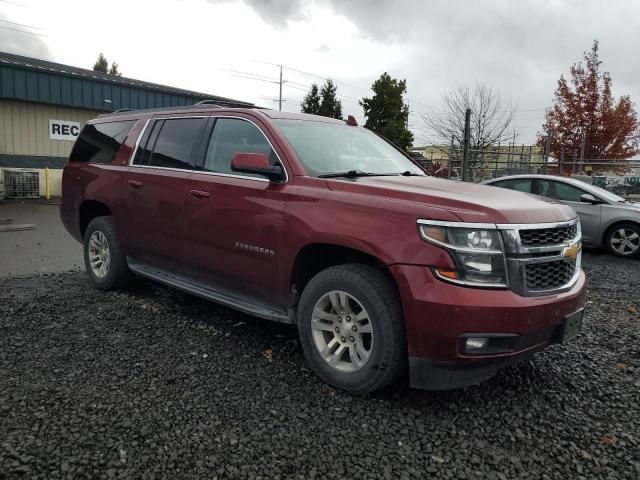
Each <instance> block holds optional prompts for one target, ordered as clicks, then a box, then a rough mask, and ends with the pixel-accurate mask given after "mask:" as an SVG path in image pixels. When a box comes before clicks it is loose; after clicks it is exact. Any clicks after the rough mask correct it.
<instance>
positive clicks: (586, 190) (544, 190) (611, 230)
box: [484, 175, 640, 257]
mask: <svg viewBox="0 0 640 480" xmlns="http://www.w3.org/2000/svg"><path fill="white" fill-rule="evenodd" d="M484 183H485V184H486V185H492V186H494V187H501V188H508V189H510V190H517V191H519V192H525V193H533V194H535V195H541V196H543V197H548V198H552V199H554V200H557V201H558V202H561V203H564V204H565V205H569V206H570V207H571V208H573V209H574V210H575V211H576V213H577V214H578V215H579V216H580V223H581V224H582V239H583V242H584V244H585V245H587V246H590V247H602V246H603V247H605V248H607V249H608V250H609V251H610V252H611V253H613V254H614V255H618V256H620V257H638V256H640V203H634V202H630V201H627V200H625V199H624V198H622V197H620V196H618V195H616V194H614V193H611V192H608V191H607V190H605V189H603V188H600V187H596V186H595V185H589V184H588V183H585V182H582V181H580V180H575V179H572V178H566V177H556V176H551V175H512V176H508V177H500V178H495V179H492V180H488V181H486V182H484Z"/></svg>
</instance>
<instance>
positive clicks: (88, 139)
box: [69, 120, 136, 163]
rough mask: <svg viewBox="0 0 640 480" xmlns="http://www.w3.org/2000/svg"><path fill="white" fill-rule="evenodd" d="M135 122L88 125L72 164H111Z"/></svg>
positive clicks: (76, 146)
mask: <svg viewBox="0 0 640 480" xmlns="http://www.w3.org/2000/svg"><path fill="white" fill-rule="evenodd" d="M134 123H136V121H135V120H127V121H123V122H108V123H95V124H87V125H85V127H84V128H83V129H82V132H80V136H79V137H78V140H76V143H75V145H74V146H73V150H71V155H70V156H69V161H70V162H90V163H111V162H112V161H113V157H114V156H115V154H116V152H117V151H118V148H120V145H122V143H123V142H124V140H125V139H126V138H127V135H128V134H129V132H130V131H131V128H132V127H133V125H134Z"/></svg>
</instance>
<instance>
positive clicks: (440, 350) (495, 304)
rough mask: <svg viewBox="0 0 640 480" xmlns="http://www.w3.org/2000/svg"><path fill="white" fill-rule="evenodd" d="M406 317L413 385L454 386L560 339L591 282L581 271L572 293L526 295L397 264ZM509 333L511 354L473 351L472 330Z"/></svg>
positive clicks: (491, 372) (395, 271) (480, 378)
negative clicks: (466, 342) (468, 348)
mask: <svg viewBox="0 0 640 480" xmlns="http://www.w3.org/2000/svg"><path fill="white" fill-rule="evenodd" d="M391 272H392V274H393V276H394V278H395V279H396V282H397V284H398V286H399V290H400V296H401V299H402V305H403V310H404V317H405V327H406V334H407V347H408V354H409V366H410V378H411V385H412V386H413V387H416V388H426V389H451V388H458V387H463V386H466V385H471V384H475V383H478V382H481V381H483V380H486V379H488V378H490V377H492V376H493V375H494V374H495V373H496V372H497V370H498V369H500V368H501V367H503V366H505V365H508V364H510V363H513V362H515V361H518V360H520V359H522V358H525V357H527V356H530V355H532V354H533V353H534V352H536V351H539V350H542V349H543V348H545V347H547V346H548V345H550V344H551V343H554V342H557V341H558V338H559V337H558V335H559V329H560V328H561V324H562V321H563V319H564V318H565V317H566V316H567V315H569V314H571V313H574V312H575V311H577V310H579V309H580V308H582V306H583V305H584V301H585V294H586V281H585V276H584V272H580V275H579V277H578V280H577V282H576V283H575V285H574V286H573V287H572V288H571V289H570V290H568V291H565V292H562V293H556V294H553V295H546V296H537V297H523V296H521V295H518V294H517V293H515V292H513V291H511V290H485V289H477V288H467V287H461V286H456V285H451V284H448V283H445V282H443V281H440V280H438V279H436V278H435V277H434V276H433V274H432V273H431V270H430V269H429V268H427V267H422V266H415V265H395V266H393V267H391ZM474 333H478V334H485V335H486V334H508V335H510V336H511V337H512V338H513V340H512V341H511V343H510V345H511V346H512V348H510V349H509V351H508V352H500V353H488V354H480V355H478V354H475V355H469V354H467V353H465V351H464V348H462V345H463V342H462V341H461V339H462V338H463V337H464V336H465V335H468V334H474Z"/></svg>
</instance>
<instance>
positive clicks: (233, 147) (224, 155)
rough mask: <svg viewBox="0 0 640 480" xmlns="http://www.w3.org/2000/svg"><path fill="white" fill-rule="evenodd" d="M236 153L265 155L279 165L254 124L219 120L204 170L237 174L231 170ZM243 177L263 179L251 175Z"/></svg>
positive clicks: (273, 163)
mask: <svg viewBox="0 0 640 480" xmlns="http://www.w3.org/2000/svg"><path fill="white" fill-rule="evenodd" d="M236 153H264V154H265V155H267V157H268V158H269V162H270V163H271V165H277V164H278V157H277V156H276V153H275V152H274V151H273V149H272V148H271V145H270V144H269V142H268V141H267V139H266V138H265V136H264V134H263V133H262V131H260V130H259V129H258V127H256V126H255V125H254V124H252V123H250V122H247V121H245V120H240V119H237V118H219V119H217V120H216V123H215V126H214V128H213V133H212V134H211V139H210V140H209V145H208V147H207V154H206V157H205V160H204V170H205V171H207V172H216V173H235V174H237V173H236V172H233V171H232V170H231V159H232V158H233V156H234V155H235V154H236ZM242 175H243V176H251V177H261V175H257V174H250V173H243V174H242Z"/></svg>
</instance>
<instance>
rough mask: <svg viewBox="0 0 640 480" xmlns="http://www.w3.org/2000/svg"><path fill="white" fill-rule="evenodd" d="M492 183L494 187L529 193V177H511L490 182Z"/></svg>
mask: <svg viewBox="0 0 640 480" xmlns="http://www.w3.org/2000/svg"><path fill="white" fill-rule="evenodd" d="M492 185H493V186H494V187H500V188H508V189H509V190H517V191H518V192H524V193H531V179H529V178H512V179H511V180H503V181H502V182H496V183H492Z"/></svg>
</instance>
